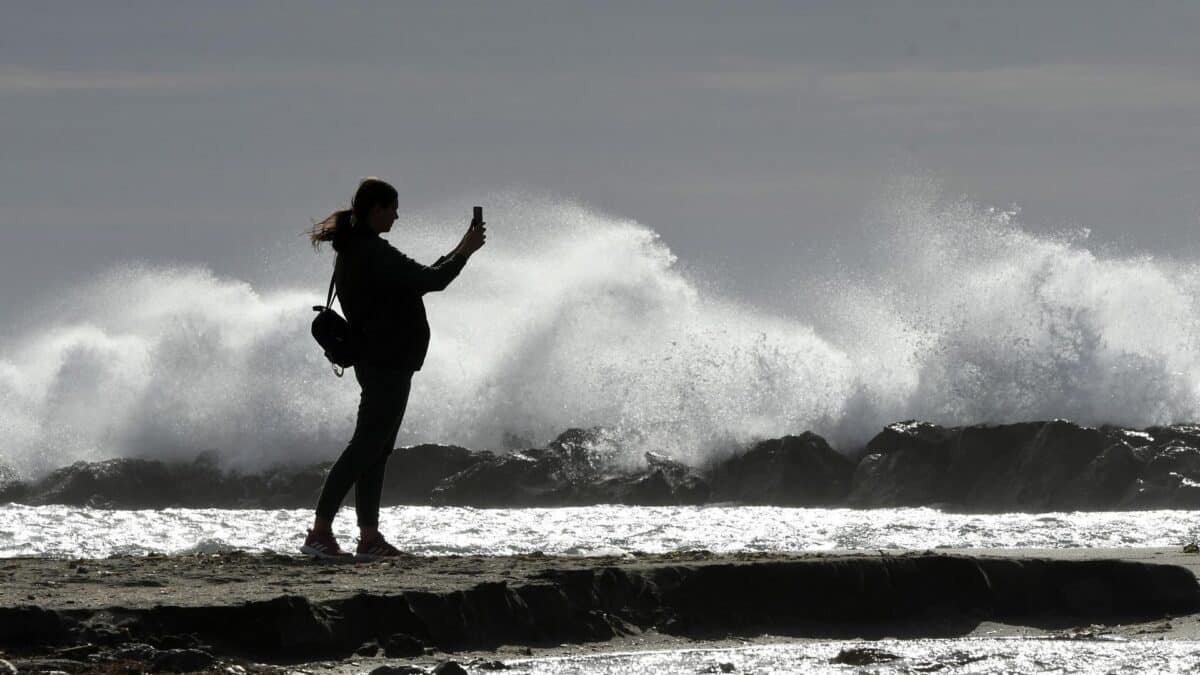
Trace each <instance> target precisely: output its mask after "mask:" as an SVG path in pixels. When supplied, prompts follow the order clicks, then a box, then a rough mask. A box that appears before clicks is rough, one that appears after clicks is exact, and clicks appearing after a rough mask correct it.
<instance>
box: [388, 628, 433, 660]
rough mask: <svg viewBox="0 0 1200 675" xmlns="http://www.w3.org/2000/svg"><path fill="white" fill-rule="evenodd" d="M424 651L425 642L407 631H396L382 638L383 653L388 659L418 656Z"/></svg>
mask: <svg viewBox="0 0 1200 675" xmlns="http://www.w3.org/2000/svg"><path fill="white" fill-rule="evenodd" d="M424 653H425V643H423V642H421V641H420V640H418V639H417V638H415V637H413V636H411V635H408V634H407V633H396V634H395V635H391V636H389V637H387V638H386V639H385V640H383V655H384V656H386V657H388V658H389V659H397V658H407V657H412V656H420V655H422V654H424Z"/></svg>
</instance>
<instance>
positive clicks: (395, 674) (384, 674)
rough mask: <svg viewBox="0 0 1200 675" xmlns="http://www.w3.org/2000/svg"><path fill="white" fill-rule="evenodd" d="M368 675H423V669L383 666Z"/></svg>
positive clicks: (404, 666)
mask: <svg viewBox="0 0 1200 675" xmlns="http://www.w3.org/2000/svg"><path fill="white" fill-rule="evenodd" d="M370 675H425V669H424V668H418V667H416V666H406V665H400V666H387V665H384V666H379V667H378V668H376V669H374V670H372V671H371V673H370Z"/></svg>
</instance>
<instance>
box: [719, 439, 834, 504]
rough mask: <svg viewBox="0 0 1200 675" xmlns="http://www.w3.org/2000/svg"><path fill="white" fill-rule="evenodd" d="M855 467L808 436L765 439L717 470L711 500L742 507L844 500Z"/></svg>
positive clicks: (721, 464)
mask: <svg viewBox="0 0 1200 675" xmlns="http://www.w3.org/2000/svg"><path fill="white" fill-rule="evenodd" d="M853 471H854V467H853V466H852V464H851V463H850V460H849V459H847V458H846V457H845V456H843V455H840V454H838V453H837V452H836V451H834V450H833V448H830V447H829V444H828V443H826V442H825V439H823V438H821V437H820V436H817V435H816V434H813V433H809V432H805V433H803V434H801V435H799V436H785V437H784V438H780V439H775V440H770V441H763V442H761V443H759V444H757V445H755V446H754V447H753V448H751V449H750V450H748V451H747V452H745V453H743V454H740V455H736V456H734V457H731V458H729V459H727V460H725V461H724V462H722V463H720V464H718V465H716V466H715V467H714V468H713V469H712V474H711V475H712V485H713V492H712V498H713V499H714V500H716V501H734V502H739V503H742V504H778V505H782V506H814V505H824V504H838V503H841V501H842V500H843V499H844V497H845V494H846V491H847V489H848V487H849V484H850V477H851V475H852V473H853Z"/></svg>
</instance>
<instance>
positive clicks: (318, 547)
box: [300, 530, 350, 560]
mask: <svg viewBox="0 0 1200 675" xmlns="http://www.w3.org/2000/svg"><path fill="white" fill-rule="evenodd" d="M300 552H301V553H304V554H305V555H311V556H313V557H314V558H324V559H327V560H329V559H340V558H347V557H349V556H350V554H349V553H348V552H346V551H343V550H342V549H341V548H339V547H338V543H337V539H334V538H333V535H332V534H322V533H317V532H313V531H312V530H309V531H308V536H307V537H305V539H304V545H303V546H301V547H300Z"/></svg>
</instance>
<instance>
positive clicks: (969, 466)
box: [847, 420, 1144, 511]
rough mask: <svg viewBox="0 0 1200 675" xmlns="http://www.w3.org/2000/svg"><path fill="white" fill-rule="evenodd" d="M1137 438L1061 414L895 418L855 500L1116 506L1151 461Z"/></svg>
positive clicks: (854, 486)
mask: <svg viewBox="0 0 1200 675" xmlns="http://www.w3.org/2000/svg"><path fill="white" fill-rule="evenodd" d="M1130 438H1137V437H1135V436H1130V435H1129V434H1127V433H1126V432H1124V431H1123V430H1114V429H1111V428H1109V429H1106V430H1100V429H1093V428H1089V427H1081V426H1078V425H1075V424H1072V423H1070V422H1065V421H1062V420H1054V421H1050V422H1026V423H1021V424H1007V425H994V426H993V425H976V426H970V427H954V428H949V429H943V428H941V427H937V426H934V425H930V424H925V423H920V422H904V423H900V424H894V425H891V426H889V427H888V428H887V429H885V430H884V431H883V432H882V433H880V434H879V435H878V436H876V437H875V438H873V439H871V441H870V442H869V443H868V444H867V455H866V456H865V457H864V458H863V460H862V461H861V462H860V463H859V465H858V467H857V468H856V469H855V472H854V478H853V480H852V483H851V487H850V494H849V497H848V500H847V501H848V502H849V504H850V505H852V506H863V507H880V506H929V505H946V506H949V507H950V508H954V509H963V510H969V511H997V510H1020V511H1055V510H1071V509H1078V508H1101V507H1107V508H1117V507H1118V505H1119V504H1122V503H1124V501H1125V500H1126V496H1127V495H1128V494H1130V493H1131V492H1132V491H1133V490H1134V480H1135V478H1136V477H1137V474H1138V472H1139V471H1140V469H1141V467H1142V466H1143V464H1144V461H1143V460H1142V459H1140V458H1139V456H1138V453H1139V452H1143V451H1144V449H1138V450H1136V451H1135V450H1134V448H1133V446H1131V445H1130V444H1129V443H1128V442H1127V441H1128V440H1129V439H1130ZM1140 440H1144V439H1140Z"/></svg>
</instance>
